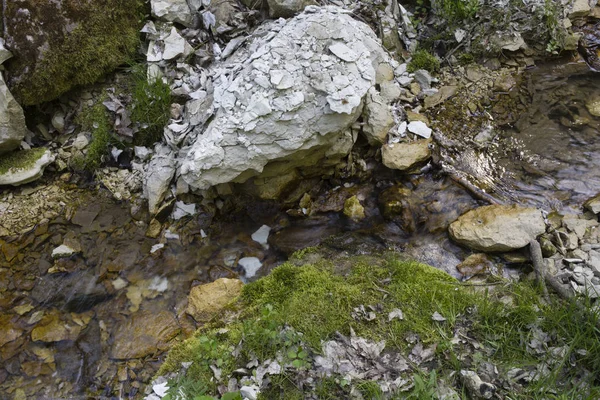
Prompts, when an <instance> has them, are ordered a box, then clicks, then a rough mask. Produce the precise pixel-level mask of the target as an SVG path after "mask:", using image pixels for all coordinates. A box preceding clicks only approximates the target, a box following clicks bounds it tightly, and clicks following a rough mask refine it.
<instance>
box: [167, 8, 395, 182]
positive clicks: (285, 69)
mask: <svg viewBox="0 0 600 400" xmlns="http://www.w3.org/2000/svg"><path fill="white" fill-rule="evenodd" d="M273 28H277V29H273V31H272V34H269V35H266V36H262V37H257V38H256V39H255V40H254V41H252V42H251V43H249V44H248V45H247V46H243V47H240V48H239V49H238V50H236V51H235V52H234V53H233V54H232V55H231V56H230V57H229V58H228V59H227V64H226V65H222V66H219V67H220V68H232V69H231V70H230V71H231V73H230V74H228V75H227V76H225V75H221V76H220V77H219V78H218V79H217V80H216V81H215V83H214V105H213V106H214V109H215V115H214V118H213V120H212V121H211V122H210V123H209V124H208V126H207V127H198V128H196V129H195V130H194V131H193V132H192V133H191V134H190V135H192V136H193V137H195V138H196V139H195V140H194V141H192V145H191V146H190V147H189V148H187V149H185V157H183V159H182V161H181V165H180V168H179V172H180V174H181V176H182V178H183V179H184V180H185V181H186V182H187V183H188V184H189V185H190V187H192V188H197V189H207V188H209V187H211V186H214V185H217V184H219V183H225V182H231V181H235V182H244V181H246V180H248V179H249V178H250V177H252V176H254V175H257V174H260V173H261V172H263V170H265V166H267V164H269V163H270V162H272V161H275V160H278V161H279V162H277V163H276V164H277V165H276V167H273V168H275V169H276V170H277V171H274V170H273V169H270V170H269V171H268V173H269V175H268V176H269V177H274V176H278V175H285V174H288V173H290V171H291V170H292V169H293V168H296V167H298V168H304V169H308V168H309V167H310V168H311V170H312V171H313V173H319V174H322V172H323V169H322V168H321V167H331V166H332V165H335V164H337V163H338V162H339V160H340V159H341V158H342V157H344V156H346V155H347V154H348V152H349V151H350V149H351V147H352V145H353V140H354V139H353V136H352V134H351V132H349V128H350V127H351V125H352V124H353V123H354V122H355V121H356V119H357V118H358V117H359V116H360V115H361V113H362V109H363V103H364V97H365V96H366V94H367V92H368V90H369V89H370V88H371V87H373V86H374V85H375V75H376V70H377V67H378V66H379V65H380V64H382V63H391V62H392V61H391V59H390V58H389V56H388V55H387V53H386V52H385V50H384V49H383V48H382V47H381V45H380V43H378V41H377V38H376V36H375V35H374V33H373V32H372V31H371V29H370V28H369V27H368V26H367V25H365V24H364V23H362V22H358V21H356V20H354V19H353V18H352V17H350V15H348V14H346V13H345V12H344V11H342V10H341V9H338V8H335V7H324V8H316V7H314V8H311V9H310V12H305V13H303V14H301V15H299V16H297V17H295V18H293V19H291V20H289V21H284V20H279V21H276V23H274V24H273ZM291 49H296V50H297V51H291ZM275 60H277V62H276V63H275ZM240 67H241V68H240ZM295 154H301V156H297V155H295ZM265 172H266V171H265Z"/></svg>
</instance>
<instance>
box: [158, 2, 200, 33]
mask: <svg viewBox="0 0 600 400" xmlns="http://www.w3.org/2000/svg"><path fill="white" fill-rule="evenodd" d="M151 6H152V15H154V16H155V17H156V18H160V19H162V20H165V21H169V22H179V23H180V24H182V25H185V26H188V27H189V26H191V25H192V22H193V16H192V12H191V10H190V7H189V6H188V3H187V1H186V0H152V1H151Z"/></svg>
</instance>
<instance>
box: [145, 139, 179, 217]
mask: <svg viewBox="0 0 600 400" xmlns="http://www.w3.org/2000/svg"><path fill="white" fill-rule="evenodd" d="M174 175H175V157H174V155H173V153H172V152H171V151H170V150H169V148H167V147H166V146H162V145H158V146H157V149H156V154H155V155H154V156H153V157H152V159H151V160H150V163H149V164H148V169H147V171H146V173H145V175H144V197H146V198H147V199H148V210H149V211H150V213H151V214H156V212H157V211H158V209H159V208H160V203H161V202H162V201H163V200H164V198H165V196H166V194H167V190H168V189H169V184H170V183H171V179H173V176H174Z"/></svg>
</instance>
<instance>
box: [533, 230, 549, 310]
mask: <svg viewBox="0 0 600 400" xmlns="http://www.w3.org/2000/svg"><path fill="white" fill-rule="evenodd" d="M529 253H530V255H531V261H532V263H533V270H534V271H535V281H536V283H537V285H538V286H540V287H541V288H542V292H543V293H544V297H545V298H546V299H547V298H548V288H546V279H545V278H546V277H545V273H544V257H543V256H542V247H541V246H540V244H539V243H538V241H537V240H535V239H533V240H532V241H530V242H529Z"/></svg>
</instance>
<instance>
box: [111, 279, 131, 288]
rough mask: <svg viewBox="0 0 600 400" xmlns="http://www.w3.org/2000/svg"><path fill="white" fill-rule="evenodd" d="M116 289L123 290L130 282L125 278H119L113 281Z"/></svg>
mask: <svg viewBox="0 0 600 400" xmlns="http://www.w3.org/2000/svg"><path fill="white" fill-rule="evenodd" d="M111 283H112V285H113V287H114V288H115V290H121V289H123V288H124V287H125V286H127V285H128V282H127V281H126V280H125V279H123V278H117V279H115V280H114V281H112V282H111Z"/></svg>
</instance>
